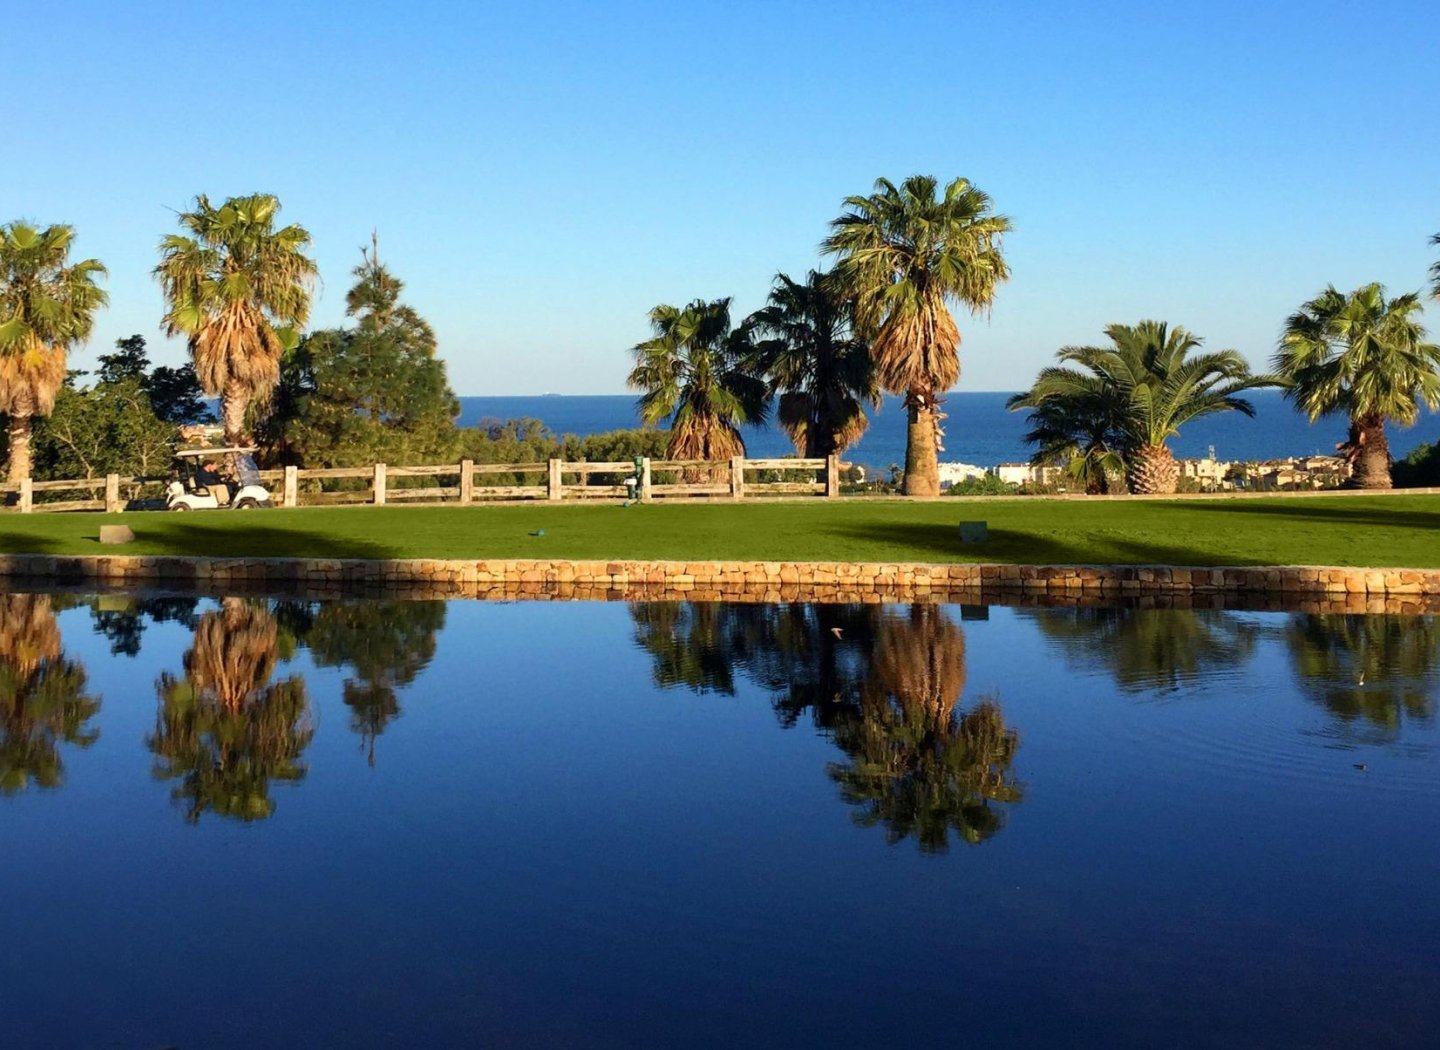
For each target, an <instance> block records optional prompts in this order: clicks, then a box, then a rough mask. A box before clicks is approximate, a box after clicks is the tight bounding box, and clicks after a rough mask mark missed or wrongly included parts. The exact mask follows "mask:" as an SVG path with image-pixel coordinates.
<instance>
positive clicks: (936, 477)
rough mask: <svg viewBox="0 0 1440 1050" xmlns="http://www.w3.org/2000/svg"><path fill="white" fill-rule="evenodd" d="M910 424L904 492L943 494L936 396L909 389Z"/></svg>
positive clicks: (908, 427) (906, 438)
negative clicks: (941, 492)
mask: <svg viewBox="0 0 1440 1050" xmlns="http://www.w3.org/2000/svg"><path fill="white" fill-rule="evenodd" d="M907 411H908V412H909V424H908V425H907V427H906V431H905V495H907V496H923V497H927V498H928V497H934V496H938V495H940V465H939V462H938V460H937V459H936V455H935V427H936V426H937V425H938V423H939V422H940V421H939V420H938V419H936V418H935V415H936V405H935V401H934V399H933V398H931V397H929V396H928V395H926V394H923V393H921V392H919V391H916V390H912V391H910V405H909V408H908V410H907Z"/></svg>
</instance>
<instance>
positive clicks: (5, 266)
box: [0, 222, 107, 484]
mask: <svg viewBox="0 0 1440 1050" xmlns="http://www.w3.org/2000/svg"><path fill="white" fill-rule="evenodd" d="M74 239H75V229H74V227H71V226H47V227H46V228H45V229H43V230H42V229H40V228H39V227H37V226H32V225H30V224H29V223H25V222H12V223H10V224H9V225H8V226H0V412H5V413H7V414H8V415H9V416H10V482H11V484H15V483H17V482H19V481H20V480H21V479H22V478H28V477H29V476H30V430H31V422H32V420H33V419H34V417H35V416H48V415H49V414H50V410H51V409H52V408H54V407H55V395H56V394H57V393H59V392H60V388H61V387H62V386H63V385H64V384H65V375H66V371H65V356H66V354H67V352H68V351H69V350H70V349H71V348H72V347H75V346H77V345H79V344H80V343H83V342H84V341H85V340H86V339H88V338H89V337H90V332H91V329H92V328H93V327H94V324H95V313H96V311H98V310H99V309H100V307H102V306H104V305H105V303H106V301H107V299H106V295H105V293H104V292H103V291H102V290H101V289H100V287H99V285H97V284H96V280H97V279H98V278H100V277H101V276H103V275H104V274H105V267H104V266H102V265H101V264H100V263H99V261H98V260H95V259H83V260H81V261H80V262H75V263H72V262H70V261H69V259H70V244H71V242H72V241H73V240H74Z"/></svg>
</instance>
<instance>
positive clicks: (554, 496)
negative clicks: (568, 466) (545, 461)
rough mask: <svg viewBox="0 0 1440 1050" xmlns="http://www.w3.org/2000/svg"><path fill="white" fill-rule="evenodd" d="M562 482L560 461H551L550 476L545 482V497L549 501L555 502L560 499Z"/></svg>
mask: <svg viewBox="0 0 1440 1050" xmlns="http://www.w3.org/2000/svg"><path fill="white" fill-rule="evenodd" d="M562 480H563V479H562V478H561V475H560V461H559V460H558V459H552V460H551V461H550V476H549V477H548V478H547V479H546V481H545V496H546V498H547V499H549V500H551V501H552V502H553V501H555V500H558V499H559V498H560V496H561V481H562Z"/></svg>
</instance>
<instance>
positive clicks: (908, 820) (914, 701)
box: [829, 605, 1020, 852]
mask: <svg viewBox="0 0 1440 1050" xmlns="http://www.w3.org/2000/svg"><path fill="white" fill-rule="evenodd" d="M964 689H965V635H964V633H963V632H962V630H961V629H960V625H959V624H957V623H955V622H954V621H952V620H951V619H950V618H949V617H947V616H946V615H945V612H944V610H943V609H941V608H939V607H938V606H934V605H914V606H911V608H910V611H909V614H908V615H907V616H894V615H890V616H885V617H884V618H883V619H882V620H881V622H880V624H879V627H878V630H877V631H876V645H875V655H874V659H873V661H872V663H871V666H870V674H869V676H868V677H867V679H866V682H865V685H864V687H863V689H862V699H861V708H860V711H859V712H858V714H857V716H853V717H847V718H842V719H840V720H839V721H838V722H837V724H836V727H835V732H834V739H835V742H836V744H838V745H839V746H840V749H841V750H842V751H844V752H846V754H847V755H848V756H849V761H847V762H844V763H831V765H830V766H829V773H830V775H831V777H833V778H834V779H835V781H836V783H838V784H839V785H840V790H841V795H842V797H844V799H845V800H846V801H847V802H849V803H851V804H852V805H856V806H859V807H861V812H860V814H859V815H858V817H857V820H858V821H859V822H860V823H861V824H864V825H875V824H883V825H884V826H885V829H886V836H887V838H888V839H889V841H890V842H891V843H892V844H893V843H896V842H900V841H901V840H903V839H905V838H908V837H910V836H914V837H915V839H916V841H917V842H919V844H920V848H921V849H922V850H924V851H926V852H943V851H944V850H945V849H946V848H947V847H948V846H949V833H950V832H951V831H952V830H953V831H954V832H956V833H957V834H958V835H959V836H960V838H961V839H963V840H964V841H965V842H968V843H971V844H972V845H973V844H976V843H979V842H983V841H984V840H985V839H987V838H989V837H990V836H991V835H993V834H994V833H995V832H996V831H998V830H999V829H1000V826H1001V823H1002V820H1003V816H1002V812H1001V811H1000V810H998V809H996V808H994V807H992V806H991V805H990V803H991V802H1018V801H1019V800H1020V787H1019V785H1018V784H1017V783H1016V782H1015V781H1014V779H1013V777H1012V775H1011V772H1010V765H1011V763H1012V762H1013V761H1014V758H1015V752H1016V751H1017V750H1018V748H1019V746H1020V739H1019V735H1018V734H1017V733H1016V732H1015V730H1013V729H1010V728H1007V727H1006V725H1005V720H1004V718H1003V717H1002V715H1001V712H1000V707H999V705H998V704H996V703H995V702H994V701H993V700H981V701H980V702H979V703H978V704H976V705H975V707H974V708H973V709H972V710H970V711H968V712H965V713H963V714H961V713H957V711H956V704H957V702H958V700H959V698H960V695H961V693H962V692H964Z"/></svg>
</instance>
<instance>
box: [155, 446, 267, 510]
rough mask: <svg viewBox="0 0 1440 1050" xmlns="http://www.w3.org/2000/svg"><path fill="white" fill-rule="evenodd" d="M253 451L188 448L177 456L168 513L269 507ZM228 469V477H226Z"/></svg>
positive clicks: (167, 507)
mask: <svg viewBox="0 0 1440 1050" xmlns="http://www.w3.org/2000/svg"><path fill="white" fill-rule="evenodd" d="M254 451H255V450H254V449H253V448H188V449H181V450H180V451H179V452H176V453H175V465H174V468H173V477H172V480H171V482H170V485H169V487H168V488H167V489H166V490H165V509H166V510H220V509H230V510H253V509H254V508H256V507H269V506H271V503H270V493H269V492H267V491H266V490H265V486H264V484H262V483H261V481H260V471H259V469H258V468H257V467H256V466H255V459H254V457H253V456H252V455H251V453H252V452H254ZM227 467H228V468H229V469H228V474H229V476H228V477H225V476H223V475H224V473H226V468H227Z"/></svg>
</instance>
